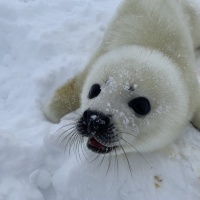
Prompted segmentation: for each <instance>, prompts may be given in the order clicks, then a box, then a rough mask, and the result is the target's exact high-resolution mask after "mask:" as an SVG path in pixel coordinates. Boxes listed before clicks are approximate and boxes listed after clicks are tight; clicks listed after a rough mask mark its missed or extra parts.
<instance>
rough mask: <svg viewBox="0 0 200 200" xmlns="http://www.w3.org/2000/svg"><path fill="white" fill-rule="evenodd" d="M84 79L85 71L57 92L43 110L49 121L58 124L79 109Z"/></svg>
mask: <svg viewBox="0 0 200 200" xmlns="http://www.w3.org/2000/svg"><path fill="white" fill-rule="evenodd" d="M84 78H85V71H84V72H82V73H80V74H78V75H76V76H75V77H74V78H72V79H70V80H68V81H67V82H66V83H65V84H63V85H62V86H61V87H59V88H58V89H57V90H56V91H55V93H54V94H53V97H52V98H51V99H50V100H49V102H47V104H46V105H45V107H44V109H43V112H44V114H45V116H46V117H47V119H48V120H50V121H52V122H55V123H57V122H59V121H60V119H61V118H62V117H63V116H65V115H66V114H68V113H70V112H73V111H75V110H76V109H78V107H79V105H80V93H81V89H82V85H83V81H84Z"/></svg>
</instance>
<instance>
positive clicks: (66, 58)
mask: <svg viewBox="0 0 200 200" xmlns="http://www.w3.org/2000/svg"><path fill="white" fill-rule="evenodd" d="M118 3H119V0H117V1H116V0H56V1H55V0H48V1H45V0H7V1H5V0H0V47H1V48H0V58H1V59H0V113H1V114H0V124H1V126H0V200H102V199H104V200H132V199H135V200H143V199H145V200H146V199H148V200H155V199H156V200H169V199H170V200H179V199H180V200H189V199H191V200H197V199H200V134H199V132H198V131H197V130H195V129H194V128H193V127H192V126H188V128H187V129H186V130H185V131H184V133H183V134H182V136H181V138H180V139H179V140H178V141H176V142H175V143H174V144H172V145H171V146H169V147H168V148H166V149H164V150H162V151H160V152H156V153H149V154H142V155H140V154H139V153H138V154H136V153H135V154H128V155H127V157H125V156H118V157H117V158H116V157H112V159H109V157H104V159H103V157H102V156H99V157H97V158H96V157H95V156H94V157H89V156H88V155H87V156H86V157H87V159H86V158H85V157H84V156H85V155H83V153H82V152H83V151H82V150H81V149H80V148H81V145H79V146H77V147H76V148H71V151H70V155H69V153H68V152H69V151H68V149H65V150H66V151H65V152H66V153H64V151H62V148H61V149H59V148H58V145H57V142H56V141H58V140H59V139H58V137H56V134H57V132H56V131H57V130H58V129H59V128H60V127H62V126H64V125H66V124H69V122H70V115H69V116H67V117H66V118H65V119H63V121H62V122H61V123H60V124H52V123H50V122H48V121H47V120H46V118H45V117H44V115H43V113H42V109H41V108H42V105H44V103H45V101H46V100H47V99H48V97H49V96H50V95H51V93H52V91H53V90H54V89H55V88H56V87H57V86H59V85H60V84H61V83H63V82H64V81H65V80H67V79H68V78H69V77H71V76H73V75H74V74H76V73H78V72H79V71H80V70H82V69H83V67H84V66H85V64H86V62H87V60H88V59H89V56H90V55H91V53H92V52H94V50H95V49H96V47H97V46H98V45H99V43H100V42H101V40H102V37H103V34H104V32H105V29H106V27H107V24H108V22H109V21H110V19H111V16H112V15H113V13H114V11H115V9H116V7H117V5H118ZM197 57H200V54H197ZM197 66H199V68H200V59H199V61H197ZM197 73H198V70H197ZM64 128H65V127H64ZM61 130H62V129H61ZM61 146H62V145H61ZM102 159H103V162H101V161H102ZM127 159H128V160H129V163H128V162H127ZM109 163H110V164H109Z"/></svg>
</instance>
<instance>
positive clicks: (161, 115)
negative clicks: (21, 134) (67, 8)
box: [44, 0, 200, 153]
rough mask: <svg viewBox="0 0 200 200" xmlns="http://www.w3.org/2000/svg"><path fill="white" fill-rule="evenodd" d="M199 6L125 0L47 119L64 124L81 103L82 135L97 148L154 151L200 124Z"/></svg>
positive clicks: (48, 110) (48, 108) (174, 1)
mask: <svg viewBox="0 0 200 200" xmlns="http://www.w3.org/2000/svg"><path fill="white" fill-rule="evenodd" d="M193 3H194V2H193ZM193 3H192V1H187V0H167V1H166V0H148V1H147V0H124V1H123V2H122V4H121V5H120V6H119V9H118V11H117V13H116V15H115V17H114V18H113V20H112V22H111V24H110V26H109V27H108V30H107V32H106V33H105V37H104V39H103V41H102V43H101V45H100V47H99V48H98V49H97V51H96V53H95V54H94V55H93V57H92V58H91V59H90V61H89V63H88V65H87V66H86V68H85V69H84V71H83V72H82V73H80V74H77V75H76V76H75V77H74V78H72V79H71V80H69V81H67V82H66V83H65V84H64V85H63V86H61V87H60V88H58V89H57V91H56V92H55V94H54V96H53V98H52V99H51V100H50V101H49V102H48V103H47V105H46V106H45V109H44V112H45V115H46V116H47V118H48V119H50V120H51V121H53V122H58V121H59V120H60V119H61V117H63V116H64V115H66V114H67V113H69V112H72V111H74V110H76V109H77V108H79V107H80V110H81V115H80V116H79V118H78V120H77V124H76V131H77V134H78V136H80V137H82V136H85V137H86V138H87V147H88V148H89V149H90V150H92V151H93V152H96V153H108V152H111V151H112V150H113V149H115V152H116V151H117V152H121V153H122V152H127V151H132V152H134V151H140V152H149V151H153V150H156V149H159V148H162V147H163V146H165V145H166V144H169V143H170V142H171V141H173V140H174V139H176V138H177V136H179V135H180V134H181V132H182V130H183V129H184V127H185V126H186V125H187V124H188V123H190V122H191V123H192V124H193V125H194V126H195V127H197V128H199V129H200V88H199V84H198V81H197V75H196V73H195V56H194V50H195V49H196V48H198V47H200V10H199V11H196V7H195V5H194V4H193ZM80 97H81V98H80Z"/></svg>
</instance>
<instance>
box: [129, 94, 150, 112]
mask: <svg viewBox="0 0 200 200" xmlns="http://www.w3.org/2000/svg"><path fill="white" fill-rule="evenodd" d="M128 105H129V107H131V108H132V109H133V110H134V111H135V113H137V114H139V115H147V114H148V113H149V112H150V110H151V105H150V102H149V100H148V99H147V98H146V97H137V98H135V99H133V100H131V101H130V102H129V104H128Z"/></svg>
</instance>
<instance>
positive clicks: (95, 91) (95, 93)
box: [88, 84, 101, 99]
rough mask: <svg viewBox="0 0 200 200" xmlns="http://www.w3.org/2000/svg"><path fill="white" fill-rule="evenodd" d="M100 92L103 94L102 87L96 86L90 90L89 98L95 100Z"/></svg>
mask: <svg viewBox="0 0 200 200" xmlns="http://www.w3.org/2000/svg"><path fill="white" fill-rule="evenodd" d="M100 92H101V86H100V85H99V84H94V85H93V86H92V87H91V89H90V92H89V95H88V98H89V99H93V98H95V97H97V96H98V95H99V93H100Z"/></svg>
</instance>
